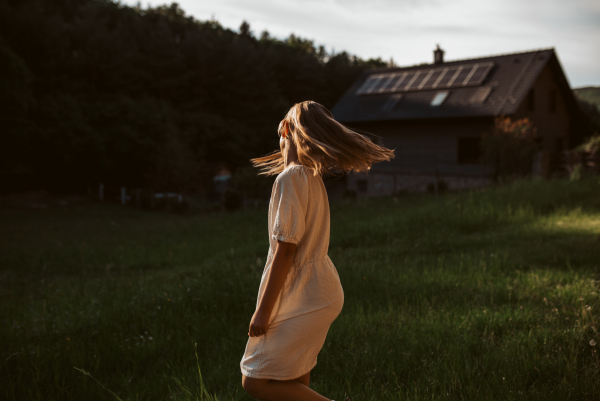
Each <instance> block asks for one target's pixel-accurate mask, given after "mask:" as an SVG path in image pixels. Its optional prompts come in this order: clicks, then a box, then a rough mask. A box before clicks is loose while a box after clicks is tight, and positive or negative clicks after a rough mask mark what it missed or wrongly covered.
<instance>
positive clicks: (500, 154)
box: [481, 117, 538, 180]
mask: <svg viewBox="0 0 600 401" xmlns="http://www.w3.org/2000/svg"><path fill="white" fill-rule="evenodd" d="M536 140H537V136H536V129H535V128H534V127H533V125H532V124H531V122H530V121H529V119H527V118H523V119H520V120H516V121H512V120H511V119H510V117H498V118H496V119H495V120H494V126H493V127H492V128H491V130H490V132H487V133H485V134H483V136H482V138H481V159H482V162H483V164H485V165H488V166H490V167H492V168H493V170H494V173H493V174H494V179H495V180H498V179H502V178H512V177H523V176H527V175H529V174H531V162H532V160H533V154H534V153H535V151H536V150H537V149H538V145H537V143H536Z"/></svg>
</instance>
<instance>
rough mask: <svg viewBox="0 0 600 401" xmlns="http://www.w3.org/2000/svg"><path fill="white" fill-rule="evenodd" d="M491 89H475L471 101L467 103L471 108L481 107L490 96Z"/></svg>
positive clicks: (487, 87) (483, 87)
mask: <svg viewBox="0 0 600 401" xmlns="http://www.w3.org/2000/svg"><path fill="white" fill-rule="evenodd" d="M491 91H492V88H491V87H489V86H482V87H481V88H477V90H476V91H475V93H473V96H471V99H469V103H470V104H471V106H481V105H483V103H484V102H485V100H486V99H487V98H488V96H489V95H490V92H491Z"/></svg>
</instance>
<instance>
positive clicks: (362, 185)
mask: <svg viewBox="0 0 600 401" xmlns="http://www.w3.org/2000/svg"><path fill="white" fill-rule="evenodd" d="M356 189H357V190H358V192H367V180H357V181H356Z"/></svg>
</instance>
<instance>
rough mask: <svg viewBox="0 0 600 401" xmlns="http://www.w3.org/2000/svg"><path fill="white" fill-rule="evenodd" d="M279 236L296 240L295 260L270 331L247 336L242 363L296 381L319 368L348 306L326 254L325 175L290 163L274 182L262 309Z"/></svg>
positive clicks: (252, 372)
mask: <svg viewBox="0 0 600 401" xmlns="http://www.w3.org/2000/svg"><path fill="white" fill-rule="evenodd" d="M277 240H279V241H283V242H290V243H294V244H297V247H296V254H295V256H294V261H293V263H292V266H291V268H290V270H289V273H288V276H287V278H286V281H285V283H284V285H283V288H282V290H281V293H280V295H279V297H278V298H277V301H276V302H275V306H274V308H273V312H272V313H271V318H270V320H269V327H268V330H267V334H266V335H263V336H260V337H250V338H249V339H248V344H247V345H246V352H245V353H244V357H243V358H242V361H241V362H240V367H241V370H242V374H243V375H245V376H247V377H252V378H256V379H274V380H292V379H296V378H298V377H300V376H303V375H304V374H306V373H308V372H310V371H311V370H312V369H313V368H314V367H315V365H316V364H317V354H318V353H319V351H320V350H321V348H322V347H323V343H324V342H325V337H326V336H327V331H328V330H329V326H330V325H331V323H332V322H333V321H334V320H335V318H336V317H337V316H338V315H339V313H340V311H341V310H342V306H343V304H344V292H343V290H342V286H341V284H340V278H339V276H338V273H337V271H336V269H335V267H334V265H333V263H332V262H331V260H330V259H329V257H328V256H327V249H328V247H329V203H328V201H327V192H326V191H325V186H324V185H323V180H322V179H321V177H320V176H318V175H317V176H314V175H313V173H312V171H311V170H310V169H308V168H306V167H304V166H300V165H294V166H290V167H288V168H287V169H285V170H284V171H283V172H281V173H280V174H279V175H278V176H277V179H276V180H275V183H274V185H273V191H272V193H271V202H270V204H269V244H270V247H269V254H268V257H267V262H266V265H265V269H264V271H263V275H262V280H261V283H260V289H259V291H258V301H257V304H256V305H257V307H258V305H259V303H260V299H261V297H262V295H263V293H264V290H265V286H266V279H267V277H268V274H269V271H270V269H271V265H272V262H273V256H274V252H275V249H276V246H277Z"/></svg>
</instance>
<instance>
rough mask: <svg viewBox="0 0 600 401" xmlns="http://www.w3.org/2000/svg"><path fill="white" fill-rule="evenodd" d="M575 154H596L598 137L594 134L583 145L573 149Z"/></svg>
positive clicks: (599, 141) (599, 145) (598, 145)
mask: <svg viewBox="0 0 600 401" xmlns="http://www.w3.org/2000/svg"><path fill="white" fill-rule="evenodd" d="M574 150H575V151H576V152H591V153H596V152H598V151H599V150H600V135H599V134H598V133H595V134H594V135H592V136H591V137H589V138H588V139H587V140H586V141H585V142H584V143H582V144H581V145H579V146H578V147H576V148H575V149H574Z"/></svg>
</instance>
